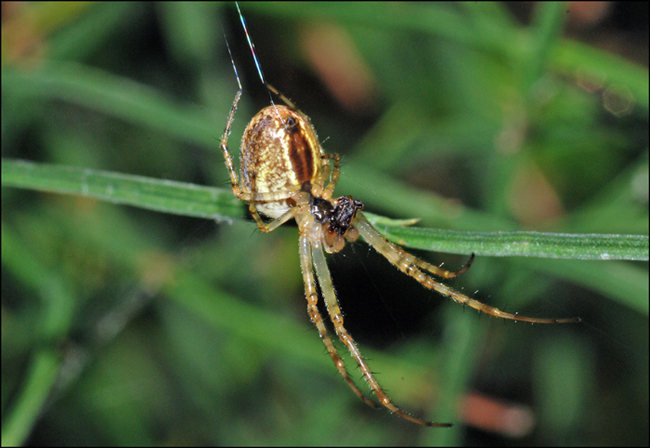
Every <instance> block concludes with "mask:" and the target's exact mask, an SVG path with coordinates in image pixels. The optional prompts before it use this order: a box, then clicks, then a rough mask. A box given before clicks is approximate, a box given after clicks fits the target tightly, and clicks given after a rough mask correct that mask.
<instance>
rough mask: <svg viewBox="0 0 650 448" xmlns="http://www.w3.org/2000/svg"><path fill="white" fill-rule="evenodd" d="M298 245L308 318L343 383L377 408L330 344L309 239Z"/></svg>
mask: <svg viewBox="0 0 650 448" xmlns="http://www.w3.org/2000/svg"><path fill="white" fill-rule="evenodd" d="M299 244H300V266H301V268H302V276H303V281H304V283H305V297H306V298H307V312H308V313H309V317H310V318H311V321H312V322H313V323H314V325H315V326H316V328H317V329H318V333H319V334H320V337H321V339H322V340H323V343H325V347H327V352H328V353H329V355H330V357H331V358H332V361H334V365H335V366H336V368H337V369H338V371H339V373H340V374H341V376H343V379H345V381H346V382H347V383H348V386H350V388H351V389H352V390H353V391H354V393H355V394H357V395H358V396H359V398H361V399H362V400H363V401H364V402H365V403H366V404H367V405H368V406H371V407H373V408H379V405H378V404H377V403H375V402H373V401H372V400H370V399H368V398H367V397H366V396H364V395H363V392H361V391H360V390H359V388H358V387H357V386H356V385H355V384H354V382H353V381H352V379H351V378H350V375H348V372H347V370H346V369H345V363H344V362H343V359H341V357H340V356H339V354H338V352H337V351H336V347H334V344H333V343H332V339H330V336H329V333H328V332H327V328H326V327H325V324H324V323H323V317H322V316H321V314H320V312H319V311H318V292H317V291H316V280H315V279H314V271H313V268H312V258H311V247H310V244H309V239H308V238H307V236H306V235H304V236H301V237H300V243H299Z"/></svg>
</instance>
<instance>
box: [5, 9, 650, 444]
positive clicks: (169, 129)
mask: <svg viewBox="0 0 650 448" xmlns="http://www.w3.org/2000/svg"><path fill="white" fill-rule="evenodd" d="M241 6H242V10H243V13H244V14H245V15H246V18H247V21H248V25H249V27H250V31H251V34H252V38H253V39H254V41H255V44H256V48H257V53H258V55H259V58H260V61H261V63H262V66H263V68H264V70H265V74H266V77H267V79H268V80H269V82H270V83H271V84H273V85H274V86H275V87H277V88H279V90H280V91H282V92H284V93H285V94H286V95H287V96H288V97H290V98H292V99H293V100H294V101H295V102H296V103H297V104H298V106H299V107H300V108H301V109H302V110H303V111H304V112H305V113H307V114H308V115H309V116H310V117H311V118H312V122H313V123H314V125H315V126H316V129H317V130H318V132H319V135H320V137H321V141H322V142H324V143H323V144H324V147H325V148H326V151H328V152H339V153H341V154H343V156H344V158H343V167H342V174H341V181H340V183H339V185H338V187H337V192H338V193H341V194H350V195H353V196H355V197H356V198H358V199H361V200H363V201H364V203H365V205H366V209H367V210H370V211H373V212H377V213H381V214H384V215H389V216H392V217H394V218H421V219H422V221H421V224H422V225H423V226H424V227H442V228H448V229H456V230H473V231H505V230H508V231H512V230H538V231H545V232H557V233H610V234H613V233H618V234H640V235H647V233H648V72H647V67H640V66H638V65H636V64H634V63H632V62H629V61H627V60H626V59H625V58H623V57H621V56H616V55H614V54H611V53H607V52H605V51H602V50H598V49H596V48H594V47H592V46H589V45H587V44H580V43H577V42H576V41H571V40H568V39H566V38H564V37H562V36H563V33H564V30H565V27H566V11H565V9H566V5H565V4H539V5H537V6H536V7H535V9H534V11H533V12H532V18H531V20H530V23H528V24H526V25H522V24H521V23H520V22H519V21H518V20H517V19H515V18H514V17H513V16H512V14H511V12H510V11H507V10H505V9H504V7H503V5H500V4H492V3H478V4H457V5H454V4H451V5H450V4H445V5H438V4H434V5H420V4H366V3H359V4H357V3H345V4H337V3H323V4H301V3H290V4H281V3H270V4H267V3H263V4H242V5H241ZM222 30H223V32H222ZM224 33H225V35H226V37H227V39H228V41H229V43H230V46H231V48H232V50H233V55H234V57H235V61H236V63H237V66H238V68H239V71H240V74H241V76H242V81H243V84H244V88H245V94H244V99H243V101H242V103H241V104H240V109H239V111H238V114H237V117H236V120H235V129H234V130H233V134H232V137H231V141H230V144H231V150H232V151H233V152H234V153H236V148H237V147H238V140H239V137H238V136H240V135H241V133H242V131H243V129H244V126H245V125H246V123H247V121H248V119H249V118H250V117H252V115H253V114H254V113H255V111H256V110H258V109H259V108H261V107H263V106H265V105H266V104H268V101H269V100H268V95H267V94H266V92H265V91H264V89H263V88H262V86H261V84H260V83H259V80H258V79H257V74H256V71H255V69H254V68H253V66H252V61H251V60H250V59H251V58H250V53H249V50H248V47H247V43H246V41H245V37H244V35H243V33H242V31H241V26H240V24H239V19H238V17H237V15H236V10H235V8H234V5H232V4H204V3H199V4H185V3H184V4H169V3H164V4H158V5H153V4H134V3H102V4H85V3H80V4H77V3H70V4H61V3H31V4H14V5H12V6H11V7H7V8H5V9H3V35H2V64H3V65H2V70H3V74H2V156H3V158H13V159H27V160H31V161H36V162H46V163H55V164H61V165H64V166H73V167H81V168H85V169H92V170H106V171H114V172H118V173H128V174H135V175H141V176H148V177H153V178H159V179H165V180H173V181H183V182H193V183H197V184H202V185H208V186H216V187H222V188H224V189H226V190H227V189H228V188H229V181H228V175H227V173H226V170H225V167H224V164H223V160H222V156H221V154H220V151H219V140H220V137H221V133H222V131H223V127H224V125H225V119H226V116H227V114H228V111H229V110H230V106H231V104H232V101H233V98H234V95H235V92H236V90H237V84H236V79H235V76H234V73H233V71H232V67H231V62H230V59H229V57H228V54H227V51H226V48H225V44H224V39H223V35H222V34H224ZM314 36H315V37H316V38H314ZM323 36H329V37H328V38H325V37H323ZM330 45H331V47H330ZM337 45H338V46H337ZM328 51H329V52H330V53H328ZM332 52H333V54H334V55H335V56H334V57H331V59H328V60H326V64H325V66H326V67H328V68H331V69H332V70H333V73H334V75H333V76H334V78H333V79H336V80H337V81H336V82H332V81H331V79H332V78H331V76H332V75H328V72H327V71H324V69H323V65H319V64H318V62H317V60H318V56H319V55H321V54H325V55H327V54H332ZM346 52H351V53H352V54H353V56H355V57H356V59H353V60H354V61H357V62H359V61H360V63H361V66H362V67H365V68H364V69H362V70H361V71H360V72H359V73H361V75H359V76H360V78H361V79H362V80H363V81H364V84H362V85H363V86H365V87H366V88H367V93H366V95H365V96H360V100H358V101H356V102H354V101H352V98H351V96H350V94H348V96H347V97H345V96H344V97H340V98H339V101H336V100H334V99H333V98H334V97H336V95H337V94H336V92H334V90H335V88H336V87H337V86H339V87H340V86H341V85H342V84H343V83H344V81H345V77H344V78H343V79H341V78H336V76H342V75H341V73H342V74H351V73H352V74H353V75H354V73H356V72H354V71H353V69H352V68H353V67H354V65H345V61H347V59H346V57H344V56H345V55H347V53H346ZM645 52H646V53H645V54H646V57H647V42H646V49H645ZM339 55H340V57H338V56H339ZM646 63H647V61H646ZM337 70H338V71H337ZM363 73H365V74H363ZM328 76H330V77H329V78H328ZM353 81H358V79H353V80H351V81H350V82H353ZM333 92H334V93H333ZM346 98H347V100H349V101H347V102H346ZM3 163H4V162H3ZM434 192H435V193H434ZM2 194H3V205H2V212H3V213H2V215H3V218H2V222H3V224H2V261H3V271H2V272H3V278H2V280H3V287H2V439H3V444H34V445H42V444H56V445H73V444H75V445H98V444H106V445H135V444H138V445H145V444H158V445H160V444H166V445H181V444H183V445H195V444H205V445H217V444H218V445H223V444H229V445H230V444H232V445H234V444H237V445H243V444H265V445H270V444H276V445H281V444H282V445H288V444H292V445H294V444H301V445H315V444H322V445H335V444H336V445H338V444H350V445H351V444H354V445H361V444H364V445H367V444H399V445H406V444H434V443H435V444H498V445H508V444H512V445H515V444H516V445H519V444H521V443H526V444H531V445H533V444H542V445H551V444H580V445H583V444H584V445H586V444H607V445H609V444H617V445H619V444H620V445H624V444H635V445H647V444H648V404H649V403H648V401H649V400H648V350H649V347H648V306H647V300H648V286H647V285H648V266H647V262H643V263H641V262H624V261H588V262H587V261H581V260H551V259H539V258H514V257H509V258H490V257H479V258H477V260H476V261H475V263H474V266H473V267H472V269H471V270H470V271H469V272H468V273H467V274H465V275H464V276H463V277H462V278H460V279H457V280H454V281H453V282H450V283H451V284H452V285H453V286H454V287H455V288H458V289H461V290H463V291H465V292H466V293H467V294H469V295H474V296H475V297H476V298H478V299H479V300H482V301H484V302H486V303H489V304H492V305H494V306H498V307H500V308H502V309H504V308H505V309H507V310H508V311H512V312H515V311H516V312H519V313H521V314H526V315H532V316H539V317H570V316H580V317H582V318H583V320H584V322H583V323H582V324H579V325H562V326H539V325H535V326H531V325H522V324H513V323H505V324H504V322H501V321H498V320H496V319H490V318H487V316H480V315H478V314H477V313H475V312H473V311H470V310H465V311H463V308H462V307H460V306H459V305H456V304H454V303H452V302H451V301H449V300H447V299H443V298H441V297H439V296H438V295H436V294H434V293H431V292H429V291H426V290H423V288H421V287H420V286H419V285H418V284H417V283H415V282H413V281H412V280H410V279H408V278H406V277H405V276H403V275H402V274H400V273H399V272H397V271H396V270H395V269H394V268H392V267H390V266H389V265H388V263H387V262H386V261H385V260H382V259H381V258H380V257H377V256H375V254H373V253H371V252H370V251H368V250H367V247H366V246H365V245H364V244H361V243H360V244H356V245H354V246H351V247H348V248H347V249H346V251H344V252H343V253H342V254H338V255H335V256H333V257H331V258H330V265H331V269H332V275H333V279H334V283H335V285H336V287H337V290H338V293H339V298H340V301H341V306H342V308H343V310H344V312H345V313H346V326H347V328H348V330H349V331H350V333H351V334H352V335H354V336H355V338H356V339H357V341H358V342H359V343H360V345H361V346H362V352H363V353H364V354H365V355H366V356H367V357H368V358H369V360H370V364H371V366H372V367H373V368H374V369H375V371H376V372H377V373H378V379H379V381H380V383H382V385H383V386H384V387H385V388H386V389H387V391H388V393H389V395H390V396H391V397H392V398H393V400H394V401H395V403H397V404H398V405H400V406H401V407H403V408H404V409H406V410H408V411H411V412H413V413H414V414H416V415H418V416H422V417H424V418H429V419H435V420H437V421H445V422H446V421H450V422H454V423H456V424H455V426H454V427H453V428H452V429H449V430H444V429H427V428H421V427H418V426H416V425H413V424H411V423H408V422H405V421H403V420H401V419H399V418H397V417H395V416H391V415H390V414H389V413H387V412H385V411H381V412H375V411H373V410H372V409H369V408H368V407H367V406H365V405H364V404H363V403H362V402H360V401H359V400H358V398H357V397H356V396H355V395H354V394H353V393H352V392H351V391H350V390H349V389H348V387H347V386H346V385H345V383H344V382H343V381H341V379H340V377H338V374H337V372H336V369H335V368H334V366H333V365H332V363H331V360H330V358H329V357H328V356H327V355H326V353H325V351H324V347H323V346H322V344H321V342H320V341H319V340H318V339H319V338H318V335H317V333H316V331H315V330H313V329H312V328H311V326H310V323H309V322H308V317H307V315H306V312H305V308H306V307H305V303H304V299H303V292H302V277H301V275H300V268H299V263H298V254H297V247H296V241H297V235H296V230H295V228H292V227H291V226H283V227H282V228H280V229H278V230H276V231H274V232H273V233H271V234H268V235H262V234H260V232H259V231H257V230H256V227H255V225H254V224H253V223H251V222H247V221H245V220H243V219H234V220H230V219H228V220H226V219H224V220H222V221H220V222H219V223H217V224H215V223H214V221H208V220H203V219H197V218H190V217H185V216H176V215H169V214H163V213H156V212H152V211H147V210H143V209H139V208H133V207H125V206H115V205H112V204H108V203H103V202H100V201H96V200H93V199H88V198H83V197H80V196H63V195H52V194H46V193H41V192H35V191H29V190H19V189H13V188H3V190H2ZM445 198H451V199H445ZM229 204H230V205H228V206H229V207H230V206H233V205H232V204H233V203H232V202H230V203H229ZM460 204H463V205H460ZM234 206H235V207H236V206H237V205H236V204H235V205H234ZM244 210H245V208H244V205H243V204H242V205H241V216H245V215H244ZM418 254H420V255H422V256H424V257H425V258H427V259H428V260H432V262H435V263H440V262H442V261H443V260H445V261H446V262H447V264H446V266H449V267H450V268H451V269H453V267H454V266H460V264H462V261H463V259H462V258H460V257H453V256H449V255H444V256H442V255H436V254H432V253H420V252H418ZM612 279H613V280H614V281H612ZM603 285H605V286H603ZM477 290H478V292H477V293H475V294H474V291H477ZM621 297H624V298H625V299H624V300H621V299H620V298H621ZM346 360H347V361H348V363H349V366H350V369H349V370H350V372H351V373H352V375H353V377H354V378H355V379H359V377H360V375H359V373H358V370H357V369H356V368H355V367H353V366H352V360H351V359H349V357H347V358H346ZM474 393H480V394H482V395H485V396H489V397H492V398H493V399H494V400H501V401H505V402H510V403H513V404H517V405H525V406H529V408H530V410H531V411H532V414H531V415H532V416H534V418H535V425H534V427H533V429H532V431H531V432H526V433H525V434H524V436H523V437H524V438H523V439H516V438H508V437H507V436H505V435H502V434H495V433H493V432H488V431H485V430H479V429H476V426H477V424H476V423H474V424H473V425H472V424H470V422H469V421H468V420H469V418H470V417H469V413H468V412H467V411H466V410H465V411H463V410H462V404H463V403H464V402H465V400H466V399H467V397H468V396H471V394H474ZM474 411H476V412H480V409H474ZM515 429H517V428H515Z"/></svg>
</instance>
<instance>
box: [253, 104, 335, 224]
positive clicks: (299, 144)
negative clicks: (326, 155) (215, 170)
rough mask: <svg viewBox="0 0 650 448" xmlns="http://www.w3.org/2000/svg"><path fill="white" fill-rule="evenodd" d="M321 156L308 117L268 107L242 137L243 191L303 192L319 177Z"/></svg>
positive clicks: (256, 117) (276, 106)
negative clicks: (305, 187) (307, 185)
mask: <svg viewBox="0 0 650 448" xmlns="http://www.w3.org/2000/svg"><path fill="white" fill-rule="evenodd" d="M322 155H323V149H322V148H321V146H320V144H319V143H318V137H317V136H316V131H315V130H314V128H313V126H312V125H311V123H310V122H309V118H307V116H306V115H304V114H302V113H300V112H297V111H294V110H292V109H290V108H289V107H286V106H281V105H274V106H269V107H265V108H264V109H262V110H261V111H260V112H259V113H258V114H257V115H255V117H253V119H252V120H251V121H250V123H248V126H247V127H246V131H245V132H244V136H243V137H242V143H241V156H240V157H241V177H242V190H243V191H244V192H246V193H261V194H265V193H272V192H278V191H291V190H293V191H298V190H300V189H304V186H305V184H306V183H308V184H309V185H311V184H312V183H313V181H314V180H315V179H316V178H317V177H318V176H319V175H320V173H321V165H322V161H321V157H322ZM260 211H262V210H260ZM265 214H266V213H265Z"/></svg>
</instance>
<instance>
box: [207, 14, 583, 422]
mask: <svg viewBox="0 0 650 448" xmlns="http://www.w3.org/2000/svg"><path fill="white" fill-rule="evenodd" d="M237 9H238V10H239V5H237ZM239 14H240V19H241V22H242V26H243V27H244V30H245V31H246V37H247V39H248V43H249V47H250V48H251V51H252V53H253V57H254V60H255V64H256V66H257V69H258V73H259V75H260V79H261V80H262V82H263V84H264V85H265V86H266V88H267V89H268V90H269V91H270V92H272V93H273V94H275V95H276V96H277V97H278V98H280V99H281V100H282V102H283V103H284V105H280V104H277V105H276V104H272V105H271V106H268V107H265V108H264V109H262V110H261V111H260V112H258V113H257V115H255V116H254V117H253V118H252V119H251V121H250V122H249V123H248V125H247V127H246V130H245V131H244V134H243V136H242V141H241V148H240V164H241V167H240V173H241V180H240V179H239V178H238V175H237V172H236V170H235V168H234V165H233V160H232V156H231V154H230V150H229V149H228V139H229V137H230V132H231V126H232V123H233V120H234V118H235V113H236V112H237V106H238V104H239V101H240V99H241V97H242V93H243V90H242V86H241V83H240V82H239V76H238V75H237V70H236V68H235V65H234V62H233V68H235V75H236V76H237V81H238V83H239V90H238V91H237V94H236V95H235V99H234V101H233V104H232V107H231V109H230V113H229V115H228V120H227V122H226V129H225V130H224V133H223V135H222V137H221V143H220V146H221V150H222V151H223V155H224V158H225V162H226V167H227V169H228V173H229V175H230V182H231V184H232V191H233V193H234V194H235V196H236V197H237V198H239V199H241V200H243V201H246V202H248V209H249V211H250V214H251V215H252V216H253V218H254V220H255V222H256V223H257V226H258V228H259V229H260V230H261V231H262V232H264V233H269V232H272V231H273V230H275V229H276V228H278V227H279V226H281V225H282V224H284V223H286V222H287V221H290V220H291V219H295V220H296V223H297V225H298V231H299V235H300V236H299V240H298V241H299V242H298V245H299V253H300V267H301V269H302V275H303V281H304V285H305V297H306V299H307V312H308V313H309V317H310V318H311V321H312V322H313V324H314V325H315V326H316V328H317V329H318V333H319V334H320V337H321V339H322V340H323V343H324V344H325V347H326V348H327V352H328V353H329V355H330V357H331V358H332V361H334V365H335V366H336V368H337V369H338V371H339V373H340V374H341V376H342V377H343V378H344V379H345V381H346V382H347V383H348V385H349V386H350V388H351V389H352V390H353V391H354V393H355V394H357V395H358V396H359V398H361V400H363V401H364V402H365V403H367V404H368V405H369V406H371V407H373V408H380V407H381V406H384V407H386V408H388V409H389V410H390V411H392V412H393V413H395V414H397V415H399V416H400V417H403V418H405V419H407V420H409V421H411V422H414V423H417V424H419V425H424V426H434V427H449V426H452V425H451V424H450V423H436V422H428V421H424V420H421V419H419V418H416V417H414V416H412V415H410V414H408V413H407V412H404V411H403V410H401V409H400V408H399V407H397V406H396V405H394V404H393V402H392V401H391V400H390V398H388V396H387V395H386V393H385V392H384V390H383V389H382V388H381V386H380V385H379V383H378V382H377V380H376V379H375V377H374V375H373V374H372V372H371V371H370V367H369V366H368V364H367V362H366V360H365V359H364V357H363V356H362V354H361V352H360V350H359V348H358V347H357V345H356V343H355V342H354V339H353V338H352V336H351V335H350V334H349V333H348V331H347V330H346V329H345V326H344V319H343V313H342V312H341V308H340V307H339V303H338V299H337V297H336V292H335V290H334V286H333V284H332V278H331V275H330V271H329V268H328V267H327V261H326V259H325V253H324V252H327V253H329V254H332V253H336V252H339V251H340V250H341V249H343V247H344V246H345V243H346V241H347V242H350V243H353V242H355V241H356V240H357V239H358V237H359V236H361V237H362V238H363V239H364V240H365V241H366V243H368V244H369V245H370V246H372V247H373V248H374V249H375V250H376V251H377V252H379V253H380V254H381V255H383V256H384V257H385V258H386V259H387V260H388V261H389V262H391V263H392V264H393V265H394V266H395V267H397V269H399V270H400V271H402V272H403V273H405V274H406V275H408V276H409V277H412V278H414V279H415V280H416V281H418V282H419V283H421V284H422V285H423V286H424V287H425V288H428V289H431V290H434V291H437V292H438V293H440V294H442V295H443V296H446V297H449V298H451V299H452V300H454V301H456V302H458V303H460V304H463V305H466V306H469V307H471V308H474V309H477V310H479V311H482V312H484V313H486V314H489V315H492V316H496V317H500V318H503V319H510V320H515V321H522V322H531V323H541V324H554V323H567V322H577V321H579V320H580V319H579V318H569V319H539V318H532V317H525V316H520V315H515V314H510V313H506V312H504V311H501V310H499V309H497V308H494V307H491V306H488V305H485V304H483V303H481V302H479V301H477V300H474V299H472V298H470V297H467V296H466V295H464V294H461V293H460V292H458V291H456V290H454V289H452V288H450V287H448V286H446V285H444V284H443V283H440V282H438V281H436V280H434V278H433V277H432V276H431V275H432V274H433V275H435V276H437V277H441V278H443V279H451V278H454V277H457V276H459V275H461V274H463V273H464V272H466V271H467V270H468V269H469V268H470V266H471V264H472V262H473V260H474V254H472V255H471V257H470V259H469V260H468V262H467V263H466V264H465V266H464V267H463V268H461V269H460V270H458V271H447V270H444V269H441V268H439V267H437V266H434V265H432V264H430V263H427V262H426V261H423V260H421V259H419V258H417V257H415V256H413V255H411V254H409V253H408V252H406V251H405V250H404V249H402V248H401V247H399V246H397V245H396V244H393V243H391V242H390V241H388V240H387V239H386V238H384V237H383V236H382V235H381V234H380V233H379V232H378V231H377V230H376V229H375V228H374V227H373V226H372V224H370V222H369V221H368V219H366V217H365V216H364V215H363V213H362V212H361V210H362V209H363V207H364V206H363V203H362V202H361V201H358V200H356V199H353V198H352V197H350V196H341V197H338V198H334V197H333V194H334V188H335V187H336V184H337V182H338V180H339V176H340V163H341V156H340V155H339V154H326V153H325V151H324V150H323V148H322V146H321V145H320V143H319V141H318V137H317V135H316V130H315V129H314V127H313V126H312V124H311V122H310V120H309V117H307V116H306V115H305V114H303V113H302V112H301V111H300V110H299V109H298V108H297V107H296V105H295V104H293V102H291V101H290V100H289V99H288V98H287V97H285V96H284V95H283V94H281V93H280V92H279V91H278V90H276V89H275V88H274V87H272V86H271V85H269V84H268V83H267V82H266V81H265V80H264V77H263V75H262V72H261V69H260V66H259V63H258V61H257V57H256V56H255V51H254V46H253V44H252V42H251V40H250V37H249V35H248V30H247V29H246V24H245V21H244V18H243V15H242V14H241V11H239ZM226 44H227V41H226ZM228 51H229V52H230V48H228ZM231 59H232V55H231ZM262 215H264V216H265V217H267V218H270V221H268V222H265V221H264V220H263V219H262ZM314 271H315V275H314ZM317 281H318V284H319V285H320V291H321V293H322V295H323V299H324V301H325V305H326V307H327V313H328V314H329V317H330V320H331V322H332V324H333V326H334V330H335V332H336V335H337V336H338V338H339V339H340V341H341V342H342V343H343V344H344V345H345V347H346V348H347V349H348V350H349V352H350V354H351V355H352V358H354V360H355V361H356V363H357V364H358V366H359V368H360V370H361V372H362V374H363V378H364V379H365V380H366V382H367V383H368V386H369V387H370V389H371V390H372V392H373V393H374V394H375V396H376V397H377V399H378V400H379V402H380V404H381V405H379V404H377V403H375V402H374V401H372V400H370V399H369V398H367V397H366V396H365V395H364V394H363V393H362V392H361V391H360V390H359V388H358V387H357V386H356V384H355V383H354V382H353V381H352V379H351V378H350V375H349V374H348V372H347V369H346V367H345V364H344V362H343V359H342V358H341V357H340V356H339V354H338V352H337V350H336V347H335V346H334V344H333V343H332V339H331V338H330V336H329V333H328V331H327V328H326V327H325V324H324V322H323V317H322V316H321V313H320V311H319V310H318V302H319V300H320V297H319V294H318V291H317V289H316V283H317Z"/></svg>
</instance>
